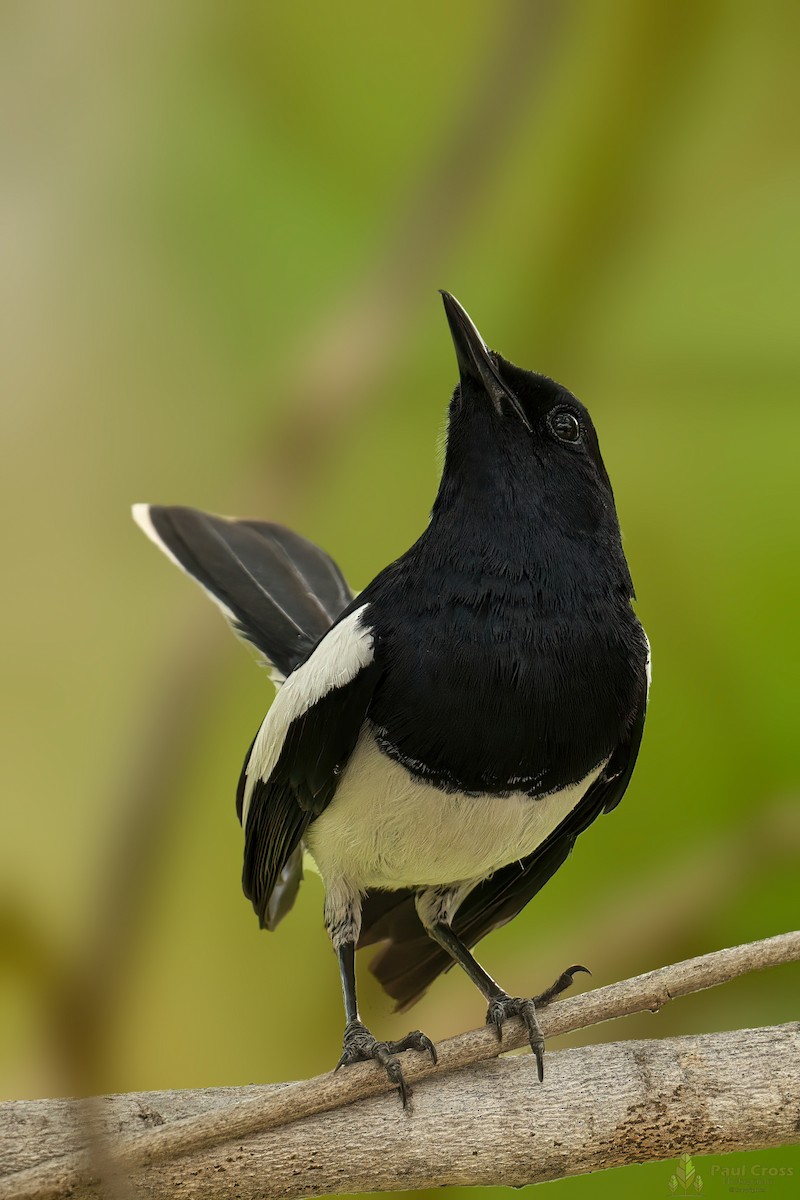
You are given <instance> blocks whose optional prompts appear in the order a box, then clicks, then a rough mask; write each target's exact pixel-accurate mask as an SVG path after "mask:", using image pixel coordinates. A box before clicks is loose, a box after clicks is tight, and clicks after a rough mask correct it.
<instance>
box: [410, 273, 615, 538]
mask: <svg viewBox="0 0 800 1200" xmlns="http://www.w3.org/2000/svg"><path fill="white" fill-rule="evenodd" d="M442 299H443V300H444V307H445V312H446V314H447V320H448V322H449V325H450V332H451V334H452V338H453V344H454V346H455V351H456V358H457V360H458V368H459V373H460V381H459V384H458V386H457V387H456V389H455V392H454V393H453V398H452V400H451V402H450V412H449V421H448V432H447V452H446V456H445V465H444V472H443V475H442V483H441V487H440V489H439V495H438V497H437V500H436V505H435V507H434V515H436V513H437V510H438V511H439V512H443V511H445V510H452V509H454V508H455V509H457V510H461V511H462V512H463V511H464V509H465V508H467V509H468V510H469V511H470V512H472V513H475V514H476V516H477V514H478V513H480V512H481V511H485V510H487V509H491V510H492V511H491V519H492V520H493V521H497V520H498V518H499V519H500V520H504V521H509V520H510V521H513V523H514V525H516V526H519V525H524V524H525V523H527V522H532V523H534V524H535V525H537V526H538V527H539V528H540V529H543V528H548V529H550V530H552V531H553V532H554V533H555V532H558V533H560V534H566V535H567V536H570V535H572V536H579V537H580V536H581V535H588V536H592V535H597V534H600V536H601V537H602V535H603V533H606V534H610V535H612V537H613V536H614V535H615V534H616V537H614V540H617V539H618V531H617V518H616V511H615V508H614V497H613V493H612V491H611V484H610V482H609V478H608V475H607V473H606V469H605V466H604V465H603V460H602V458H601V456H600V447H599V445H598V441H597V434H596V433H595V429H594V425H593V424H592V420H591V418H590V416H589V414H588V412H587V411H586V409H585V408H584V406H583V405H582V404H581V403H580V401H579V400H577V399H576V398H575V396H573V395H572V393H571V392H569V391H567V389H566V388H565V387H562V386H561V385H560V384H558V383H555V382H554V381H553V380H552V379H548V378H547V377H546V376H544V375H538V374H536V373H535V372H534V371H524V370H522V368H520V367H517V366H514V364H513V363H510V362H508V360H507V359H505V358H502V357H501V355H499V354H497V353H495V352H494V351H492V350H489V348H488V347H487V345H486V343H485V342H484V340H483V338H482V337H481V335H480V333H479V332H478V330H477V329H476V327H475V325H474V323H473V321H472V320H471V319H470V317H469V316H468V315H467V313H466V311H465V310H464V309H463V308H462V307H461V305H460V304H459V302H458V301H457V300H456V299H455V297H454V296H451V295H450V293H449V292H442ZM488 515H489V513H488V512H487V516H488Z"/></svg>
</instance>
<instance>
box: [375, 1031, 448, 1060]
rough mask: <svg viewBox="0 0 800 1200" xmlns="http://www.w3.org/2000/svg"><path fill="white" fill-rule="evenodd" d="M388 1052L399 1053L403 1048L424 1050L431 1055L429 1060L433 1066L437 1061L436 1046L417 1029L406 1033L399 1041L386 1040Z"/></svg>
mask: <svg viewBox="0 0 800 1200" xmlns="http://www.w3.org/2000/svg"><path fill="white" fill-rule="evenodd" d="M386 1045H387V1046H388V1048H389V1053H390V1054H401V1053H402V1052H403V1051H404V1050H424V1051H426V1052H427V1053H428V1054H430V1056H431V1062H432V1063H433V1065H434V1066H436V1063H437V1062H438V1057H437V1054H436V1047H435V1046H434V1044H433V1042H432V1041H431V1039H430V1038H429V1037H426V1035H425V1034H424V1033H421V1032H420V1031H419V1029H415V1030H414V1031H413V1033H407V1034H406V1036H405V1037H404V1038H401V1039H400V1041H399V1042H387V1043H386Z"/></svg>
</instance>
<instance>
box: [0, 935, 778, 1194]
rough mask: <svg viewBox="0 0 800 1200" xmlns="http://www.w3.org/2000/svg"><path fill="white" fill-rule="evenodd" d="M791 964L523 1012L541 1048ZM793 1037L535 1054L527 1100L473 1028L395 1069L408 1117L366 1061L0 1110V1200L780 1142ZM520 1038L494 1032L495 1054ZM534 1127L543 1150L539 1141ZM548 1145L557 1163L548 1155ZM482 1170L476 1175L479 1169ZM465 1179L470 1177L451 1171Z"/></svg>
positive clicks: (567, 1164) (513, 1028)
mask: <svg viewBox="0 0 800 1200" xmlns="http://www.w3.org/2000/svg"><path fill="white" fill-rule="evenodd" d="M799 958H800V933H787V934H781V935H779V936H778V937H774V938H766V939H764V940H763V941H760V942H753V943H749V944H748V945H745V946H736V947H733V948H731V949H727V950H720V951H716V952H715V953H713V954H707V955H702V956H701V957H699V958H695V959H689V960H687V961H686V962H682V963H676V964H673V965H672V966H669V967H662V968H660V969H659V970H657V971H651V972H649V973H648V974H647V975H641V976H637V977H636V978H634V979H628V980H624V981H623V982H621V983H617V984H612V985H611V986H609V987H605V988H599V989H597V990H595V991H594V992H588V993H586V994H584V995H582V996H576V997H573V998H571V999H569V1000H563V1001H561V1002H559V1003H556V1004H553V1005H552V1006H550V1007H549V1008H547V1009H545V1010H543V1011H542V1013H541V1019H542V1026H543V1030H544V1032H545V1035H546V1036H553V1035H555V1034H559V1033H566V1032H568V1031H570V1030H575V1029H580V1028H584V1027H586V1026H588V1025H592V1024H596V1023H598V1022H600V1021H605V1020H609V1019H611V1018H614V1017H619V1016H626V1015H629V1014H631V1013H634V1012H640V1011H642V1010H644V1009H657V1008H659V1007H661V1006H662V1005H663V1004H664V1003H666V1002H667V1001H668V1000H670V999H673V998H675V997H677V996H681V995H687V994H689V993H690V992H695V991H699V990H701V989H702V988H707V987H712V986H715V985H716V984H720V983H724V982H726V981H727V980H729V979H732V978H734V977H735V976H736V975H741V974H744V973H745V972H747V971H752V970H757V969H761V968H764V967H767V966H775V965H778V964H779V963H787V962H792V961H797V960H798V959H799ZM796 1039H797V1028H796V1027H794V1026H784V1027H778V1028H775V1029H771V1030H755V1031H739V1032H736V1033H730V1034H724V1035H723V1034H719V1035H706V1036H705V1037H700V1038H689V1039H677V1040H674V1041H672V1042H663V1043H649V1042H645V1043H631V1044H628V1045H625V1044H622V1045H616V1046H613V1047H609V1046H595V1047H588V1048H585V1049H583V1050H580V1051H569V1052H566V1051H565V1052H562V1053H561V1054H559V1055H553V1054H549V1055H548V1060H547V1077H546V1082H545V1085H544V1087H543V1088H542V1089H541V1090H537V1089H535V1088H531V1077H530V1074H529V1063H528V1062H527V1060H525V1059H519V1060H517V1059H513V1060H508V1059H506V1060H503V1061H502V1062H500V1063H497V1064H492V1063H487V1062H486V1061H485V1060H487V1059H490V1058H492V1057H494V1056H496V1055H497V1054H498V1052H499V1047H498V1044H497V1042H496V1041H495V1040H494V1038H493V1035H492V1034H491V1032H490V1031H488V1030H486V1029H481V1030H473V1031H472V1032H470V1033H466V1034H462V1035H461V1036H460V1037H457V1038H452V1039H451V1040H450V1041H448V1042H445V1043H443V1044H442V1045H441V1046H440V1048H439V1049H440V1060H439V1065H438V1067H436V1068H434V1067H432V1066H431V1064H430V1062H429V1060H427V1058H426V1057H425V1056H422V1055H414V1054H408V1055H406V1056H404V1070H405V1072H406V1076H407V1078H408V1079H409V1081H412V1082H414V1083H415V1102H414V1104H415V1107H414V1116H413V1119H412V1120H411V1121H409V1115H408V1114H404V1113H402V1110H401V1109H400V1108H399V1105H398V1102H397V1098H396V1096H395V1095H389V1096H387V1095H385V1092H386V1088H387V1081H386V1078H385V1076H383V1074H382V1073H381V1072H380V1071H379V1070H378V1069H377V1068H376V1067H375V1066H374V1065H373V1064H358V1065H357V1066H355V1067H350V1068H348V1069H347V1070H346V1071H343V1072H340V1073H339V1074H337V1075H331V1074H327V1075H323V1076H319V1077H318V1078H317V1079H314V1080H304V1081H302V1082H299V1083H294V1084H284V1085H275V1086H272V1087H267V1088H240V1089H216V1090H213V1091H201V1092H196V1093H150V1094H145V1095H138V1096H128V1097H105V1098H103V1099H94V1100H88V1101H33V1102H19V1103H11V1104H6V1105H0V1130H3V1131H4V1136H0V1176H4V1177H5V1182H4V1183H2V1184H0V1200H10V1198H11V1197H14V1198H15V1200H23V1198H29V1200H43V1198H44V1197H60V1196H66V1195H71V1194H75V1190H76V1189H79V1191H80V1194H82V1195H83V1194H89V1192H90V1191H91V1188H92V1186H93V1185H92V1180H93V1179H96V1178H97V1177H98V1176H101V1177H103V1178H104V1179H105V1180H106V1181H107V1182H108V1184H109V1186H107V1188H106V1194H108V1193H109V1188H111V1190H114V1191H116V1192H117V1193H119V1192H120V1189H121V1188H122V1189H123V1190H125V1191H127V1190H128V1188H127V1183H128V1181H130V1184H131V1186H132V1188H133V1193H132V1194H140V1195H153V1196H161V1195H164V1196H169V1195H197V1196H205V1195H209V1196H211V1195H220V1196H222V1195H225V1194H226V1193H225V1192H224V1190H223V1182H222V1179H221V1178H220V1177H221V1176H223V1175H224V1176H226V1177H227V1176H230V1180H229V1182H230V1188H231V1194H233V1193H234V1192H235V1193H236V1195H237V1196H245V1197H246V1196H256V1195H260V1196H276V1197H277V1196H293V1195H306V1194H308V1193H309V1192H314V1193H317V1194H319V1193H320V1192H323V1191H330V1190H334V1191H345V1190H355V1191H366V1190H370V1189H371V1190H385V1189H387V1188H389V1189H391V1188H398V1187H403V1188H408V1187H417V1186H422V1185H423V1183H453V1182H462V1183H464V1182H466V1183H469V1182H473V1183H481V1182H491V1183H496V1184H497V1183H512V1182H514V1181H515V1180H516V1179H518V1178H519V1179H520V1180H521V1181H522V1182H534V1181H536V1180H538V1179H549V1178H555V1177H556V1175H557V1174H558V1173H559V1172H560V1173H561V1174H564V1173H579V1172H581V1171H587V1170H595V1169H598V1168H599V1167H601V1166H612V1165H619V1164H620V1163H623V1162H638V1161H643V1160H644V1159H645V1158H658V1157H663V1156H664V1155H671V1154H672V1153H673V1151H674V1147H675V1146H676V1145H677V1144H678V1142H677V1141H676V1138H677V1136H678V1134H679V1133H680V1134H681V1136H683V1137H684V1139H685V1141H684V1145H683V1147H682V1148H683V1149H691V1150H694V1151H702V1150H711V1149H718V1150H720V1149H734V1148H737V1149H748V1148H754V1147H756V1146H766V1145H776V1144H781V1143H782V1142H784V1141H789V1140H793V1138H794V1136H796V1131H797V1127H798V1121H799V1120H800V1112H799V1111H798V1076H797V1070H796V1066H795V1064H796V1054H795V1053H793V1051H792V1048H790V1043H791V1046H792V1047H793V1048H794V1049H795V1050H796ZM524 1040H525V1037H524V1032H523V1030H522V1028H521V1026H520V1024H519V1022H510V1023H509V1024H508V1026H507V1027H506V1030H505V1031H504V1041H503V1044H502V1049H503V1050H511V1049H514V1048H516V1047H519V1046H520V1045H522V1044H523V1043H524ZM631 1056H633V1057H631ZM430 1076H434V1078H429V1077H430ZM423 1081H424V1082H423ZM507 1092H508V1094H506V1093H507ZM380 1093H384V1094H383V1095H381V1094H380ZM368 1100H369V1103H368V1104H367V1101H368ZM356 1102H359V1103H358V1104H357V1105H356ZM354 1105H356V1106H354ZM331 1110H333V1111H331ZM776 1113H779V1114H780V1115H778V1116H776V1115H775V1114H776ZM503 1114H509V1115H508V1117H506V1116H504V1115H503ZM581 1114H582V1115H581ZM323 1118H324V1119H323ZM576 1119H577V1124H576V1123H575V1120H576ZM508 1121H511V1126H509V1124H508ZM531 1121H532V1122H533V1123H531ZM793 1122H794V1123H793ZM484 1126H486V1127H487V1128H488V1130H489V1132H488V1133H486V1134H480V1130H481V1128H483V1127H484ZM509 1128H511V1129H513V1128H518V1129H519V1132H520V1134H521V1137H520V1138H514V1137H511V1136H509ZM548 1128H549V1129H550V1130H551V1132H552V1139H551V1143H548V1142H547V1141H546V1139H545V1141H541V1138H542V1137H543V1136H544V1135H543V1133H542V1131H543V1130H546V1129H548ZM348 1130H349V1133H348ZM426 1130H427V1131H428V1132H427V1133H426ZM494 1130H500V1131H503V1137H502V1138H501V1139H500V1141H496V1140H494V1137H495V1135H494V1132H493V1131H494ZM374 1131H377V1134H374ZM464 1131H468V1132H464ZM690 1135H691V1136H690ZM487 1137H488V1138H489V1140H488V1141H486V1138H487ZM470 1139H474V1145H472V1143H471V1142H470ZM692 1139H694V1140H693V1142H692ZM501 1142H502V1145H501V1144H500V1143H501ZM689 1142H692V1144H691V1145H689ZM531 1145H535V1152H534V1151H531V1150H530V1147H531ZM470 1146H472V1148H470V1149H469V1154H468V1157H469V1158H471V1159H477V1158H480V1157H481V1154H483V1156H484V1160H483V1162H482V1164H478V1163H477V1162H472V1163H471V1164H470V1163H467V1164H466V1167H465V1155H467V1148H468V1147H470ZM481 1146H483V1150H481ZM503 1146H506V1147H507V1148H506V1149H505V1150H504V1149H503ZM548 1146H549V1151H548ZM562 1146H563V1147H567V1149H568V1151H569V1153H568V1154H567V1155H566V1156H565V1157H562V1158H559V1156H558V1155H557V1154H556V1150H558V1149H559V1148H560V1147H562ZM580 1146H583V1150H582V1151H581V1152H580V1153H579V1152H578V1150H579V1147H580ZM359 1147H360V1148H361V1149H359ZM392 1147H393V1149H392ZM598 1147H599V1148H600V1149H598ZM475 1148H477V1149H478V1153H477V1154H473V1149H475ZM362 1149H363V1154H362ZM390 1149H391V1154H390V1153H389V1151H390ZM434 1151H435V1153H434ZM597 1154H600V1157H599V1158H597V1157H596V1156H597ZM615 1154H616V1155H617V1157H614V1155H615ZM370 1155H372V1156H374V1159H375V1160H374V1161H373V1162H371V1164H370ZM604 1156H605V1157H604ZM488 1163H491V1164H492V1168H491V1169H492V1170H493V1171H494V1175H493V1177H492V1178H491V1179H489V1178H486V1177H485V1175H484V1174H483V1173H482V1172H485V1171H486V1170H487V1169H488V1168H487V1165H486V1164H488ZM165 1164H166V1165H165ZM359 1164H360V1165H359ZM479 1165H480V1166H481V1170H480V1171H479V1170H478V1167H479ZM368 1168H369V1169H368ZM467 1168H469V1169H470V1171H471V1177H470V1178H466V1177H465V1176H464V1175H462V1174H461V1173H460V1172H462V1171H463V1170H465V1169H467ZM554 1171H555V1174H553V1173H552V1172H554ZM431 1172H433V1174H431ZM441 1172H445V1173H444V1174H441ZM514 1172H520V1173H521V1174H520V1175H519V1176H518V1175H515V1174H514ZM531 1172H532V1173H531ZM542 1172H544V1173H542ZM209 1179H212V1180H214V1182H213V1183H211V1184H210V1183H209ZM112 1181H115V1182H113V1183H112ZM226 1186H227V1185H226ZM248 1189H249V1190H248Z"/></svg>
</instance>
